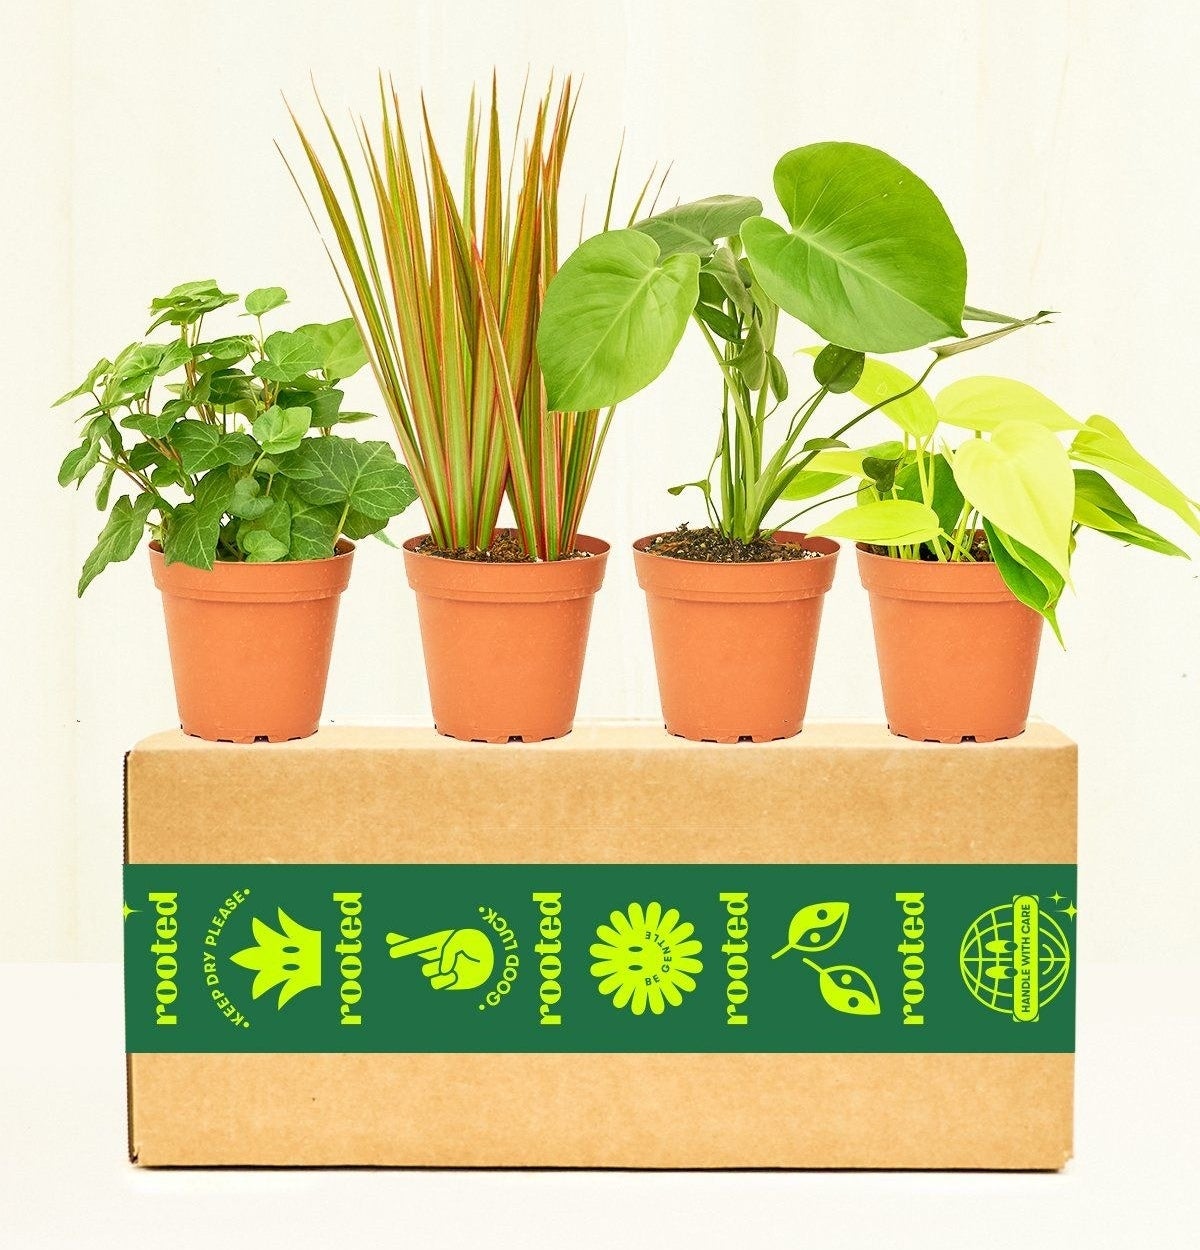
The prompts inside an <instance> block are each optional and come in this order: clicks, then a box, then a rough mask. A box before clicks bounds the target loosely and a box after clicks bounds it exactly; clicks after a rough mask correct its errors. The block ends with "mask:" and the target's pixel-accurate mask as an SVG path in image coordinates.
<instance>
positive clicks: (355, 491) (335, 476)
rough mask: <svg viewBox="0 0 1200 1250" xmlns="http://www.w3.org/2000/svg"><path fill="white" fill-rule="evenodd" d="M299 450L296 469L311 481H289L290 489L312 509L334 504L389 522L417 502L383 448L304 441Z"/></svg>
mask: <svg viewBox="0 0 1200 1250" xmlns="http://www.w3.org/2000/svg"><path fill="white" fill-rule="evenodd" d="M303 449H304V457H303V461H302V463H303V464H304V465H305V467H306V468H307V469H309V470H315V471H316V476H314V477H304V478H296V479H294V480H293V481H292V489H293V490H294V491H295V493H296V494H297V495H299V496H300V498H301V499H305V500H307V501H308V502H309V503H311V504H316V505H317V506H318V507H324V506H326V505H330V504H336V505H339V506H341V507H348V508H350V509H352V510H353V511H355V512H361V513H362V514H363V516H366V517H373V518H375V519H377V520H389V519H390V518H391V517H394V516H397V515H398V514H399V513H401V512H403V511H404V509H405V508H407V507H408V505H409V504H410V503H412V501H413V500H414V499H416V497H417V492H416V487H415V486H414V485H413V480H412V477H411V476H410V475H409V472H408V470H407V469H406V468H405V467H404V465H402V464H401V463H400V462H399V461H398V460H397V459H396V453H395V452H394V451H393V450H392V449H391V447H390V446H388V444H387V443H382V442H364V443H360V442H356V441H355V440H354V439H349V438H310V439H306V440H305V441H304V443H303Z"/></svg>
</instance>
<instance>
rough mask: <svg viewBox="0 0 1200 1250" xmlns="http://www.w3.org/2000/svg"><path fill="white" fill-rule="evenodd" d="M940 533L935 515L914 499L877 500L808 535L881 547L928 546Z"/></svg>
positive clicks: (839, 517) (817, 528)
mask: <svg viewBox="0 0 1200 1250" xmlns="http://www.w3.org/2000/svg"><path fill="white" fill-rule="evenodd" d="M941 532H942V527H941V525H940V524H939V522H938V518H937V513H936V512H934V510H933V509H932V508H929V507H926V505H925V504H923V503H917V502H916V500H914V499H876V500H873V501H872V502H871V503H863V504H859V505H858V506H857V507H854V508H847V509H846V510H845V511H844V512H839V513H838V514H837V516H835V517H832V518H831V519H830V520H828V521H826V522H825V523H824V524H822V525H818V526H817V527H816V529H813V530H810V531H809V533H811V534H813V535H815V536H818V537H821V538H845V539H848V540H850V541H851V542H857V543H877V544H879V545H880V546H884V547H907V546H910V545H911V544H913V543H924V542H929V540H930V539H932V538H936V537H937V536H938V535H939V534H940V533H941Z"/></svg>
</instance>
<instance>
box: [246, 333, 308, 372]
mask: <svg viewBox="0 0 1200 1250" xmlns="http://www.w3.org/2000/svg"><path fill="white" fill-rule="evenodd" d="M263 349H264V350H265V352H266V359H265V360H259V361H256V362H255V365H254V373H255V374H256V376H258V377H260V378H267V379H268V380H270V381H272V382H285V383H286V382H293V381H295V380H296V379H297V378H299V377H301V376H303V375H304V374H306V373H309V372H311V371H312V370H313V369H319V368H320V367H321V356H320V353H319V352H318V351H317V349H316V347H315V346H314V344H313V341H312V339H310V338H309V337H308V335H307V334H300V333H298V332H289V331H287V330H276V331H275V333H274V334H268V335H267V338H266V341H265V342H264V343H263Z"/></svg>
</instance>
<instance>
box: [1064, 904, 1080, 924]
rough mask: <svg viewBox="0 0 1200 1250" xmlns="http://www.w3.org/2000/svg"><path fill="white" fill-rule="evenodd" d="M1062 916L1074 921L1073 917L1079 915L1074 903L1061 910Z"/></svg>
mask: <svg viewBox="0 0 1200 1250" xmlns="http://www.w3.org/2000/svg"><path fill="white" fill-rule="evenodd" d="M1062 914H1063V915H1064V916H1069V917H1070V918H1071V919H1072V920H1074V919H1075V917H1076V916H1077V915H1078V914H1079V909H1078V908H1077V907H1076V906H1075V904H1074V903H1069V904H1068V905H1067V906H1066V907H1064V908H1063V909H1062Z"/></svg>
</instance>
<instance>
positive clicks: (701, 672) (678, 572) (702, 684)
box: [633, 531, 838, 742]
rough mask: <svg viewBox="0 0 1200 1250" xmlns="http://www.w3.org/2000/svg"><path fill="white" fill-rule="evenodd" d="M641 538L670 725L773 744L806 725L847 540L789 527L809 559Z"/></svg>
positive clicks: (706, 738) (686, 733)
mask: <svg viewBox="0 0 1200 1250" xmlns="http://www.w3.org/2000/svg"><path fill="white" fill-rule="evenodd" d="M658 537H659V535H657V534H650V535H649V536H647V537H646V538H639V539H638V541H637V542H635V543H634V544H633V560H634V564H635V566H636V568H637V576H638V584H639V585H640V586H641V588H642V589H643V590H644V591H645V592H646V605H647V608H648V609H649V612H650V636H651V639H652V641H653V643H654V667H655V669H656V670H657V672H658V693H659V699H660V701H661V702H662V711H663V719H664V721H665V722H666V727H667V732H668V733H672V734H676V735H678V736H679V737H681V738H690V739H692V740H693V741H697V742H741V741H745V740H749V741H751V742H766V741H769V740H770V739H772V738H791V737H793V736H794V735H795V734H798V733H799V732H800V730H801V729H802V728H803V726H804V712H805V709H806V708H807V707H808V688H809V685H810V683H811V681H812V669H813V656H814V654H815V652H816V648H817V630H818V628H819V626H820V624H821V607H822V605H823V603H824V596H825V592H826V591H827V590H828V589H829V587H830V586H832V585H833V571H834V567H835V565H836V564H837V553H838V544H837V543H835V542H833V541H832V540H831V539H828V538H807V537H805V535H803V534H794V533H790V532H785V531H780V532H779V533H777V534H776V535H775V538H776V539H777V540H778V541H781V542H788V543H798V544H800V545H801V546H803V547H807V548H808V549H809V550H810V551H816V552H819V553H820V554H819V555H818V556H815V557H813V558H811V559H808V560H780V561H778V562H773V563H764V564H749V563H747V564H717V563H712V564H710V563H705V562H703V561H699V560H679V559H675V558H674V557H672V556H660V555H655V554H653V553H652V552H650V551H648V550H647V548H648V547H649V545H650V544H651V543H652V542H653V541H654V540H655V539H656V538H658Z"/></svg>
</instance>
